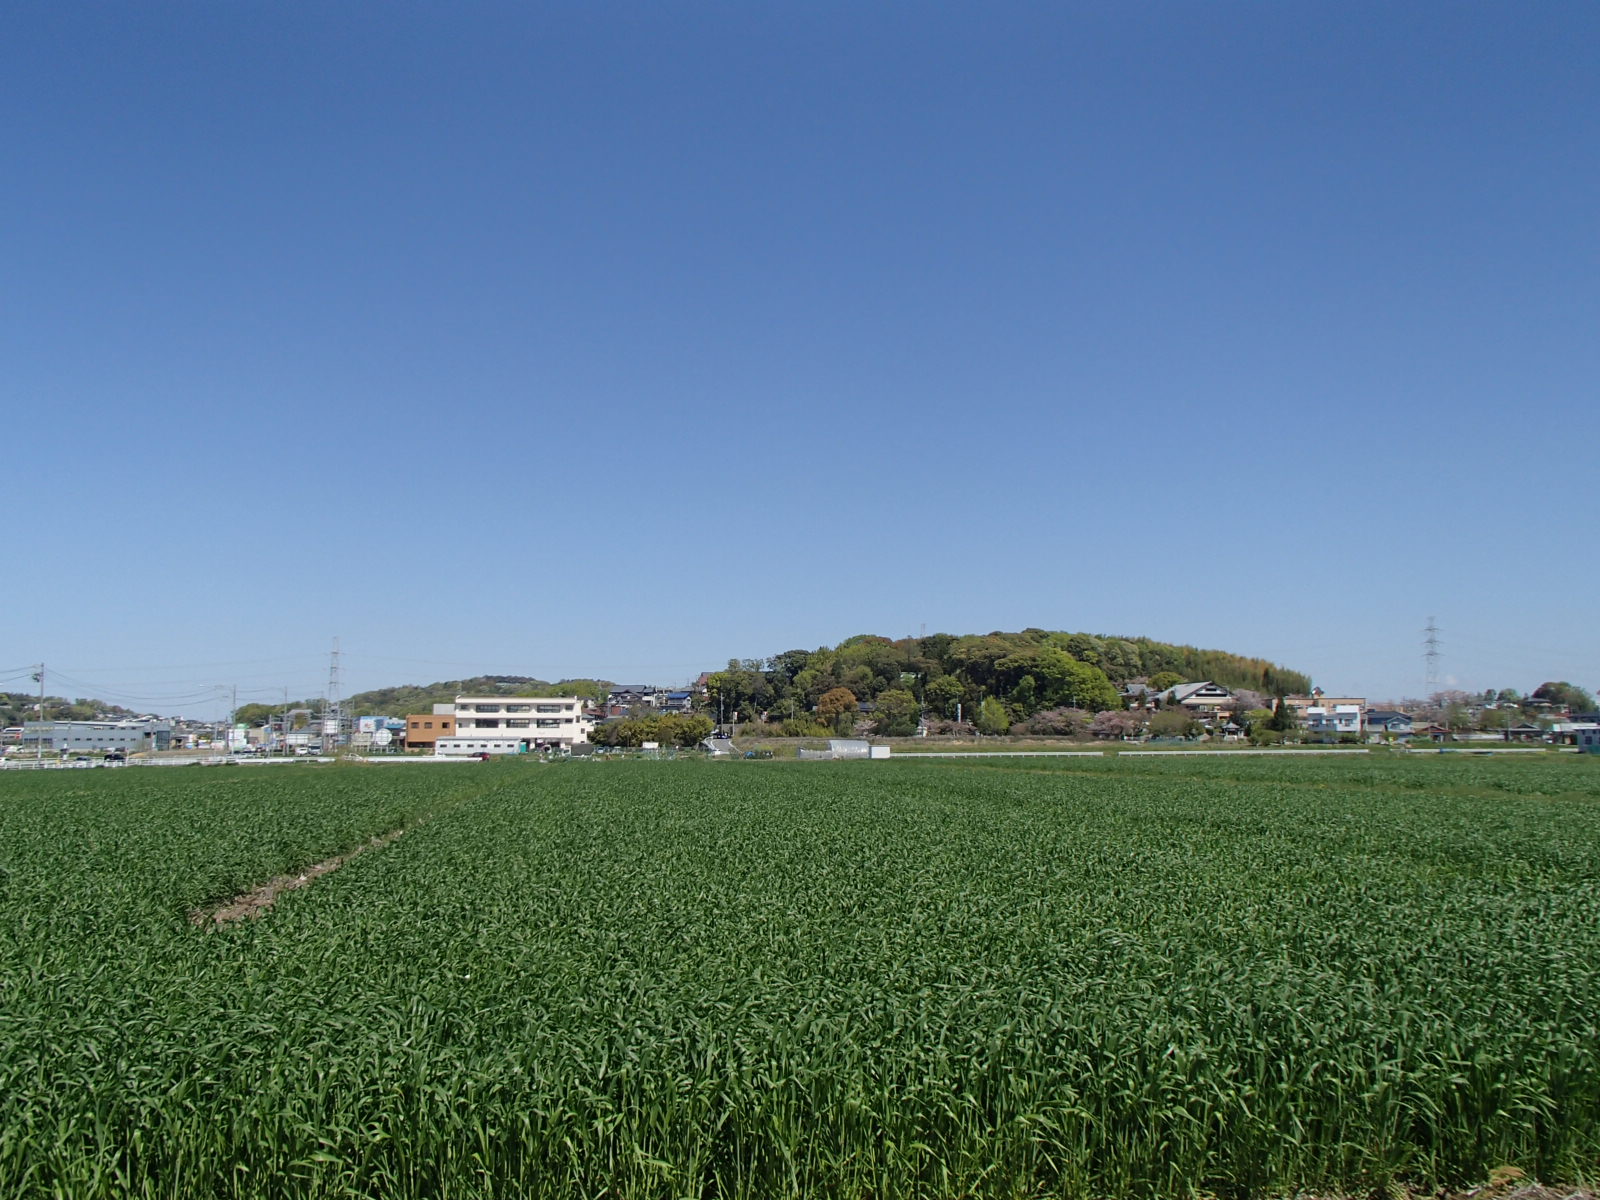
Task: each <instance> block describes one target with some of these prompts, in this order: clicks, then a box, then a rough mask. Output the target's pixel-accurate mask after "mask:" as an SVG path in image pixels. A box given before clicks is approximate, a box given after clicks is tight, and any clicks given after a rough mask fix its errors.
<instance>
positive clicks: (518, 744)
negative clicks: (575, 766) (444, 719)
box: [434, 696, 594, 754]
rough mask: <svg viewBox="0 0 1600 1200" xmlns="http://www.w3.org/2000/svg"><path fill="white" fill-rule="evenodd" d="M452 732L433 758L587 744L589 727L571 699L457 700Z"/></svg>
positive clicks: (578, 705)
mask: <svg viewBox="0 0 1600 1200" xmlns="http://www.w3.org/2000/svg"><path fill="white" fill-rule="evenodd" d="M455 718H456V729H455V734H454V736H452V737H441V738H439V739H438V740H437V741H436V742H435V743H434V753H435V754H473V753H477V752H478V751H480V750H486V751H488V752H489V753H492V754H520V753H524V752H526V751H528V750H542V749H547V748H557V749H559V748H560V747H562V746H573V745H577V744H579V743H581V742H587V741H588V740H589V730H590V729H591V728H593V724H594V723H593V722H592V721H590V720H589V718H588V717H586V716H584V715H583V701H582V700H581V699H579V698H578V697H577V696H457V697H456V703H455Z"/></svg>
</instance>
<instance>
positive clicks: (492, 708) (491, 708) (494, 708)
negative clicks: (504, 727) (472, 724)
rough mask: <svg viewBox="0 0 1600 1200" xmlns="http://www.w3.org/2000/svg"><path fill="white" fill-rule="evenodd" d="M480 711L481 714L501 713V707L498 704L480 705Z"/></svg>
mask: <svg viewBox="0 0 1600 1200" xmlns="http://www.w3.org/2000/svg"><path fill="white" fill-rule="evenodd" d="M478 711H479V712H499V711H500V706H499V705H498V704H480V705H478Z"/></svg>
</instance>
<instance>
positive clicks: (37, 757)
mask: <svg viewBox="0 0 1600 1200" xmlns="http://www.w3.org/2000/svg"><path fill="white" fill-rule="evenodd" d="M34 678H35V679H37V680H38V681H39V731H38V733H36V734H35V735H34V738H33V760H34V761H35V762H41V761H43V759H44V664H43V663H40V664H39V671H38V673H37V674H36V675H34Z"/></svg>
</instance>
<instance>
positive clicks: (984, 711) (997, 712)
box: [978, 696, 1011, 734]
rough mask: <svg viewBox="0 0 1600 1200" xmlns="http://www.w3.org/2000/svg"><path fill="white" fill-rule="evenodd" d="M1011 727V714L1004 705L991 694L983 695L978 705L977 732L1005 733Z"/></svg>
mask: <svg viewBox="0 0 1600 1200" xmlns="http://www.w3.org/2000/svg"><path fill="white" fill-rule="evenodd" d="M1010 729H1011V715H1010V714H1009V713H1007V712H1006V706H1005V705H1004V704H1002V703H1000V701H999V700H997V699H996V698H995V697H993V696H985V697H984V698H983V703H982V704H981V705H980V706H979V707H978V732H979V733H988V734H998V733H1006V732H1008V731H1009V730H1010Z"/></svg>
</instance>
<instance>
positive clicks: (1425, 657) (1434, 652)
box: [1422, 617, 1442, 696]
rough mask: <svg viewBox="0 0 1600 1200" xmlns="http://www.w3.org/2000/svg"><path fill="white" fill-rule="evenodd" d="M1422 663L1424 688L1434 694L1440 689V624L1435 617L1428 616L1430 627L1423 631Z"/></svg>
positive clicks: (1428, 692)
mask: <svg viewBox="0 0 1600 1200" xmlns="http://www.w3.org/2000/svg"><path fill="white" fill-rule="evenodd" d="M1422 634H1423V636H1422V665H1423V670H1424V673H1425V683H1424V685H1423V686H1424V690H1425V692H1426V694H1427V695H1429V696H1432V695H1433V694H1434V693H1435V692H1437V691H1438V690H1439V647H1440V645H1441V644H1442V643H1441V642H1440V641H1439V625H1438V622H1437V620H1436V619H1435V618H1433V617H1429V618H1428V627H1427V628H1426V629H1424V630H1423V631H1422Z"/></svg>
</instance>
